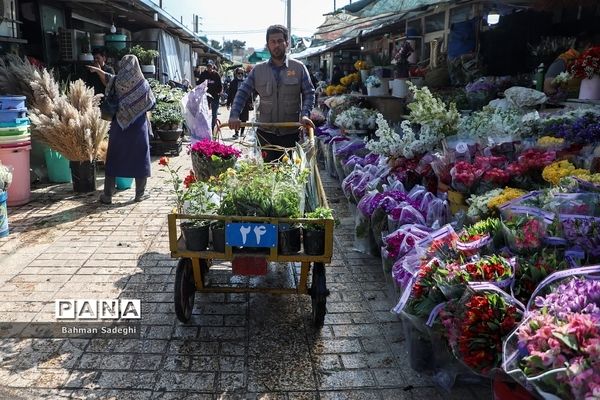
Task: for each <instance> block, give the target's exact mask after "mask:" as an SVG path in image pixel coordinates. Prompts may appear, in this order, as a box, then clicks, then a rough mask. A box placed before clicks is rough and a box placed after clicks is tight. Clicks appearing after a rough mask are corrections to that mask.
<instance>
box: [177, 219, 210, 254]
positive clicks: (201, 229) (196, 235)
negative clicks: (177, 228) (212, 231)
mask: <svg viewBox="0 0 600 400" xmlns="http://www.w3.org/2000/svg"><path fill="white" fill-rule="evenodd" d="M208 232H209V229H208V225H201V226H198V225H194V224H193V223H191V222H184V223H182V224H181V234H182V235H183V239H184V240H185V247H186V249H188V250H191V251H205V250H206V248H207V247H208Z"/></svg>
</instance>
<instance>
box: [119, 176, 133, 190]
mask: <svg viewBox="0 0 600 400" xmlns="http://www.w3.org/2000/svg"><path fill="white" fill-rule="evenodd" d="M115 181H116V183H117V190H126V189H131V185H132V184H133V178H121V177H117V178H116V179H115Z"/></svg>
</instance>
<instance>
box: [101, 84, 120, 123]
mask: <svg viewBox="0 0 600 400" xmlns="http://www.w3.org/2000/svg"><path fill="white" fill-rule="evenodd" d="M118 109H119V98H118V97H117V92H116V91H115V85H114V84H113V85H112V86H111V88H110V91H109V92H108V94H107V95H106V96H104V99H102V103H100V112H101V113H102V116H101V118H102V119H103V120H105V121H112V119H113V117H114V116H115V114H116V113H117V110H118Z"/></svg>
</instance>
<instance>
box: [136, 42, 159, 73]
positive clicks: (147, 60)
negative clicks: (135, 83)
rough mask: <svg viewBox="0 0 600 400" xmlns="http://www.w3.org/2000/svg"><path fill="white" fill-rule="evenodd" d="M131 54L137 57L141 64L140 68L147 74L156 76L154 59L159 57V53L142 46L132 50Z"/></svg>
mask: <svg viewBox="0 0 600 400" xmlns="http://www.w3.org/2000/svg"><path fill="white" fill-rule="evenodd" d="M130 53H131V54H133V55H134V56H136V57H137V58H138V60H139V62H140V68H141V69H142V72H143V73H145V74H155V73H156V66H155V65H154V59H155V58H156V57H158V55H159V53H158V51H156V50H151V49H148V50H147V49H144V48H143V47H142V46H140V45H135V46H133V47H132V48H131V50H130Z"/></svg>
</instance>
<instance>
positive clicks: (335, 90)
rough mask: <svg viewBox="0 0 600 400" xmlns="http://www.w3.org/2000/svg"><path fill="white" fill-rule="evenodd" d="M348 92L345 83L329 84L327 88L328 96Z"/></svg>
mask: <svg viewBox="0 0 600 400" xmlns="http://www.w3.org/2000/svg"><path fill="white" fill-rule="evenodd" d="M345 92H346V86H344V85H329V86H327V87H326V88H325V94H326V95H327V96H335V95H337V94H342V93H345Z"/></svg>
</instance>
